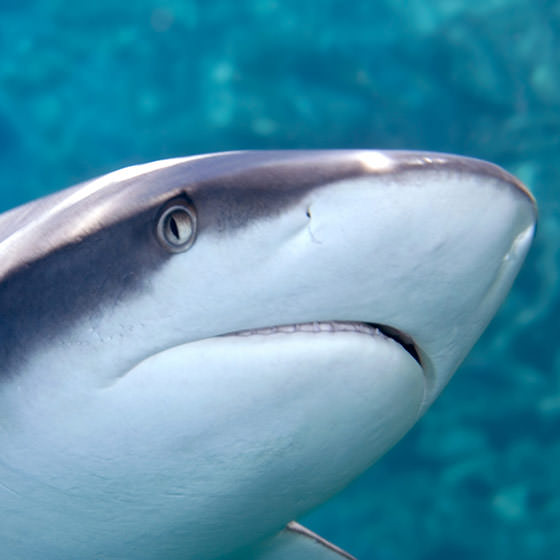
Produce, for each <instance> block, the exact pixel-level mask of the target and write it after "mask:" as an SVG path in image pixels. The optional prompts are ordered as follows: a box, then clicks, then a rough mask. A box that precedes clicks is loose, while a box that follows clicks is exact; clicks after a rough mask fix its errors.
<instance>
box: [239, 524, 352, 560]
mask: <svg viewBox="0 0 560 560" xmlns="http://www.w3.org/2000/svg"><path fill="white" fill-rule="evenodd" d="M243 558H244V559H245V560H356V558H354V556H352V555H350V554H348V553H347V552H344V550H341V549H340V548H338V546H335V545H334V544H332V543H330V542H328V541H326V540H325V539H323V538H322V537H320V536H319V535H317V534H315V533H313V531H310V530H309V529H306V528H305V527H303V526H302V525H300V524H299V523H296V522H295V521H292V522H291V523H288V525H286V528H285V529H284V530H283V531H281V532H280V533H278V534H277V535H276V536H274V537H273V538H272V539H270V540H268V541H266V542H265V543H264V544H262V545H260V546H259V547H257V548H256V549H254V550H252V551H251V553H250V554H249V555H248V556H247V555H243Z"/></svg>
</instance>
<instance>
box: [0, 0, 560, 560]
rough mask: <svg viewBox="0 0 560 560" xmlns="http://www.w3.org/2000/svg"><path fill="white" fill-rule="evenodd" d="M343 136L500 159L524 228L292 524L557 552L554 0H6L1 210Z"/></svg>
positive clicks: (559, 312) (367, 554) (478, 551)
mask: <svg viewBox="0 0 560 560" xmlns="http://www.w3.org/2000/svg"><path fill="white" fill-rule="evenodd" d="M351 147H368V148H369V147H371V148H376V147H379V148H415V149H429V150H442V151H449V152H458V153H462V154H468V155H472V156H477V157H481V158H484V159H489V160H491V161H494V162H496V163H499V164H501V165H503V166H504V167H506V168H507V169H508V170H510V171H511V172H513V173H515V174H517V175H518V176H519V177H520V178H521V179H522V180H524V181H525V182H526V183H527V184H528V185H529V186H530V187H531V189H532V190H533V192H534V193H535V194H536V196H537V198H538V200H539V204H540V224H539V233H538V237H537V240H536V243H535V246H534V248H533V250H532V251H531V254H530V256H529V258H528V261H527V263H526V266H525V268H524V270H523V272H522V273H521V276H520V277H519V279H518V281H517V282H516V284H515V287H514V289H513V292H512V294H511V295H510V297H509V299H508V300H507V303H506V304H505V306H504V307H503V309H502V310H501V312H500V314H499V316H498V317H497V318H496V319H495V320H494V322H493V323H492V325H491V327H490V328H489V330H488V331H487V333H486V334H485V335H484V336H483V338H482V340H481V341H480V342H479V343H478V345H477V346H476V348H475V350H474V351H473V352H472V354H471V356H470V357H469V358H468V359H467V361H466V363H465V365H464V366H463V367H462V368H461V369H460V371H459V372H458V374H457V375H456V377H455V379H454V380H453V381H452V383H451V385H450V386H449V387H448V389H447V390H446V391H445V393H444V394H443V396H442V397H441V398H440V399H439V401H438V402H437V403H436V404H435V406H434V407H433V409H432V410H431V411H430V412H429V413H428V415H427V416H426V417H425V418H424V419H423V420H422V422H421V423H420V424H419V425H418V426H417V427H416V428H415V429H414V430H413V431H412V433H411V434H409V435H408V436H407V437H406V438H405V440H404V441H403V442H401V443H400V444H399V445H398V446H397V447H396V448H395V449H394V450H393V451H391V452H390V454H389V455H388V456H386V457H385V458H384V459H383V460H381V462H379V463H378V464H377V465H376V466H375V467H374V468H372V469H371V470H370V471H369V472H368V473H366V474H365V475H364V476H363V477H362V478H361V479H359V480H358V481H357V482H355V483H354V484H353V485H352V486H351V487H350V488H349V489H347V490H346V491H345V492H343V493H342V494H341V495H340V496H339V497H337V498H335V499H334V500H332V501H331V502H330V503H328V504H326V505H325V506H323V507H321V508H319V509H318V510H317V511H315V512H314V513H312V514H310V515H308V516H307V518H306V519H304V520H303V522H304V523H305V524H306V525H308V526H309V527H310V528H312V529H314V530H316V531H317V532H319V533H320V534H322V535H323V536H325V537H326V538H328V539H331V540H333V541H334V542H336V543H337V544H339V545H340V546H342V547H343V548H345V549H347V550H348V551H350V552H352V553H353V554H355V555H356V556H358V557H359V558H360V559H361V560H401V559H403V560H404V559H406V560H428V559H430V560H439V559H446V560H449V559H454V560H462V559H467V558H478V559H481V560H490V559H492V560H502V559H503V560H506V559H507V560H512V559H514V560H515V559H539V560H549V559H550V560H552V559H557V558H560V437H559V435H560V429H559V428H560V351H559V344H558V336H559V333H560V328H559V327H560V321H559V316H560V297H559V292H558V286H559V273H560V250H559V249H560V196H559V194H560V162H559V157H560V151H559V148H560V2H558V1H552V0H550V1H547V0H527V1H523V0H518V1H513V0H511V1H507V0H482V1H480V0H464V1H460V0H439V1H432V2H426V1H423V0H409V1H407V2H405V1H399V0H392V1H391V0H378V1H375V0H372V1H353V2H349V1H342V0H321V1H319V0H317V1H306V0H282V1H280V0H237V1H230V2H228V1H223V0H205V1H202V0H199V1H187V0H161V1H156V0H135V1H131V2H125V1H122V2H119V1H114V0H110V1H108V0H97V1H96V2H76V1H75V0H0V179H1V182H0V210H4V209H7V208H9V207H11V206H14V205H16V204H19V203H23V202H25V201H27V200H29V199H32V198H35V197H37V196H40V195H42V194H45V193H48V192H51V191H54V190H57V189H60V188H62V187H64V186H68V185H70V184H73V183H76V182H78V181H82V180H84V179H87V178H90V177H93V176H96V175H99V174H101V173H104V172H107V171H110V170H112V169H115V168H119V167H122V166H125V165H128V164H132V163H138V162H144V161H149V160H154V159H158V158H164V157H169V156H177V155H185V154H193V153H200V152H208V151H217V150H230V149H240V148H351ZM326 460H328V458H326ZM131 560H133V559H131Z"/></svg>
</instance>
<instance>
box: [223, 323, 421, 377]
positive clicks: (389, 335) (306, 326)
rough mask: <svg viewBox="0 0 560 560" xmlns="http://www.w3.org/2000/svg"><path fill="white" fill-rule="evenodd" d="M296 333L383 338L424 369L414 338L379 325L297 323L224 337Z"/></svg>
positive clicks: (248, 330) (229, 334)
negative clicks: (389, 340) (395, 344)
mask: <svg viewBox="0 0 560 560" xmlns="http://www.w3.org/2000/svg"><path fill="white" fill-rule="evenodd" d="M296 332H305V333H333V334H336V333H341V332H351V333H357V334H363V335H366V336H371V337H382V338H386V339H391V340H393V341H394V342H396V343H397V344H399V345H400V346H401V347H402V348H403V349H404V350H406V352H408V353H409V354H410V355H411V356H412V357H413V358H414V360H415V361H416V362H417V363H418V364H419V365H420V366H421V367H422V361H421V359H420V354H419V352H418V350H417V347H416V344H415V342H414V340H413V339H412V337H410V336H409V335H407V334H406V333H403V332H402V331H400V330H398V329H395V328H394V327H390V326H388V325H382V324H378V323H366V322H359V321H313V322H310V323H295V324H291V325H280V326H274V327H264V328H259V329H247V330H242V331H237V332H234V333H228V334H224V335H222V336H254V335H265V336H266V335H275V334H293V333H296Z"/></svg>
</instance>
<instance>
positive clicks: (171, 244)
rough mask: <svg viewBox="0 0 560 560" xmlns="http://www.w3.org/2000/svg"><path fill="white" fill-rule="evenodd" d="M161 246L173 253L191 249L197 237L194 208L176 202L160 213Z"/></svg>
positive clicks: (158, 235) (184, 203) (157, 229)
mask: <svg viewBox="0 0 560 560" xmlns="http://www.w3.org/2000/svg"><path fill="white" fill-rule="evenodd" d="M156 237H157V240H158V241H159V243H160V245H161V246H162V247H163V248H164V249H167V250H168V251H169V252H171V253H181V252H182V251H186V250H187V249H190V247H191V246H192V244H193V243H194V240H195V237H196V214H195V212H194V208H193V207H192V206H190V205H189V204H187V203H186V202H183V201H175V202H174V203H172V204H170V205H168V206H166V207H165V208H164V209H163V211H162V212H161V213H160V215H159V217H158V220H157V224H156Z"/></svg>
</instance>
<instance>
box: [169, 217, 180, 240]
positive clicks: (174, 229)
mask: <svg viewBox="0 0 560 560" xmlns="http://www.w3.org/2000/svg"><path fill="white" fill-rule="evenodd" d="M169 226H170V227H171V232H172V233H173V235H174V236H175V238H176V239H177V241H180V240H181V238H180V236H179V228H178V227H177V222H176V221H175V218H174V217H173V216H171V218H170V220H169Z"/></svg>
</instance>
